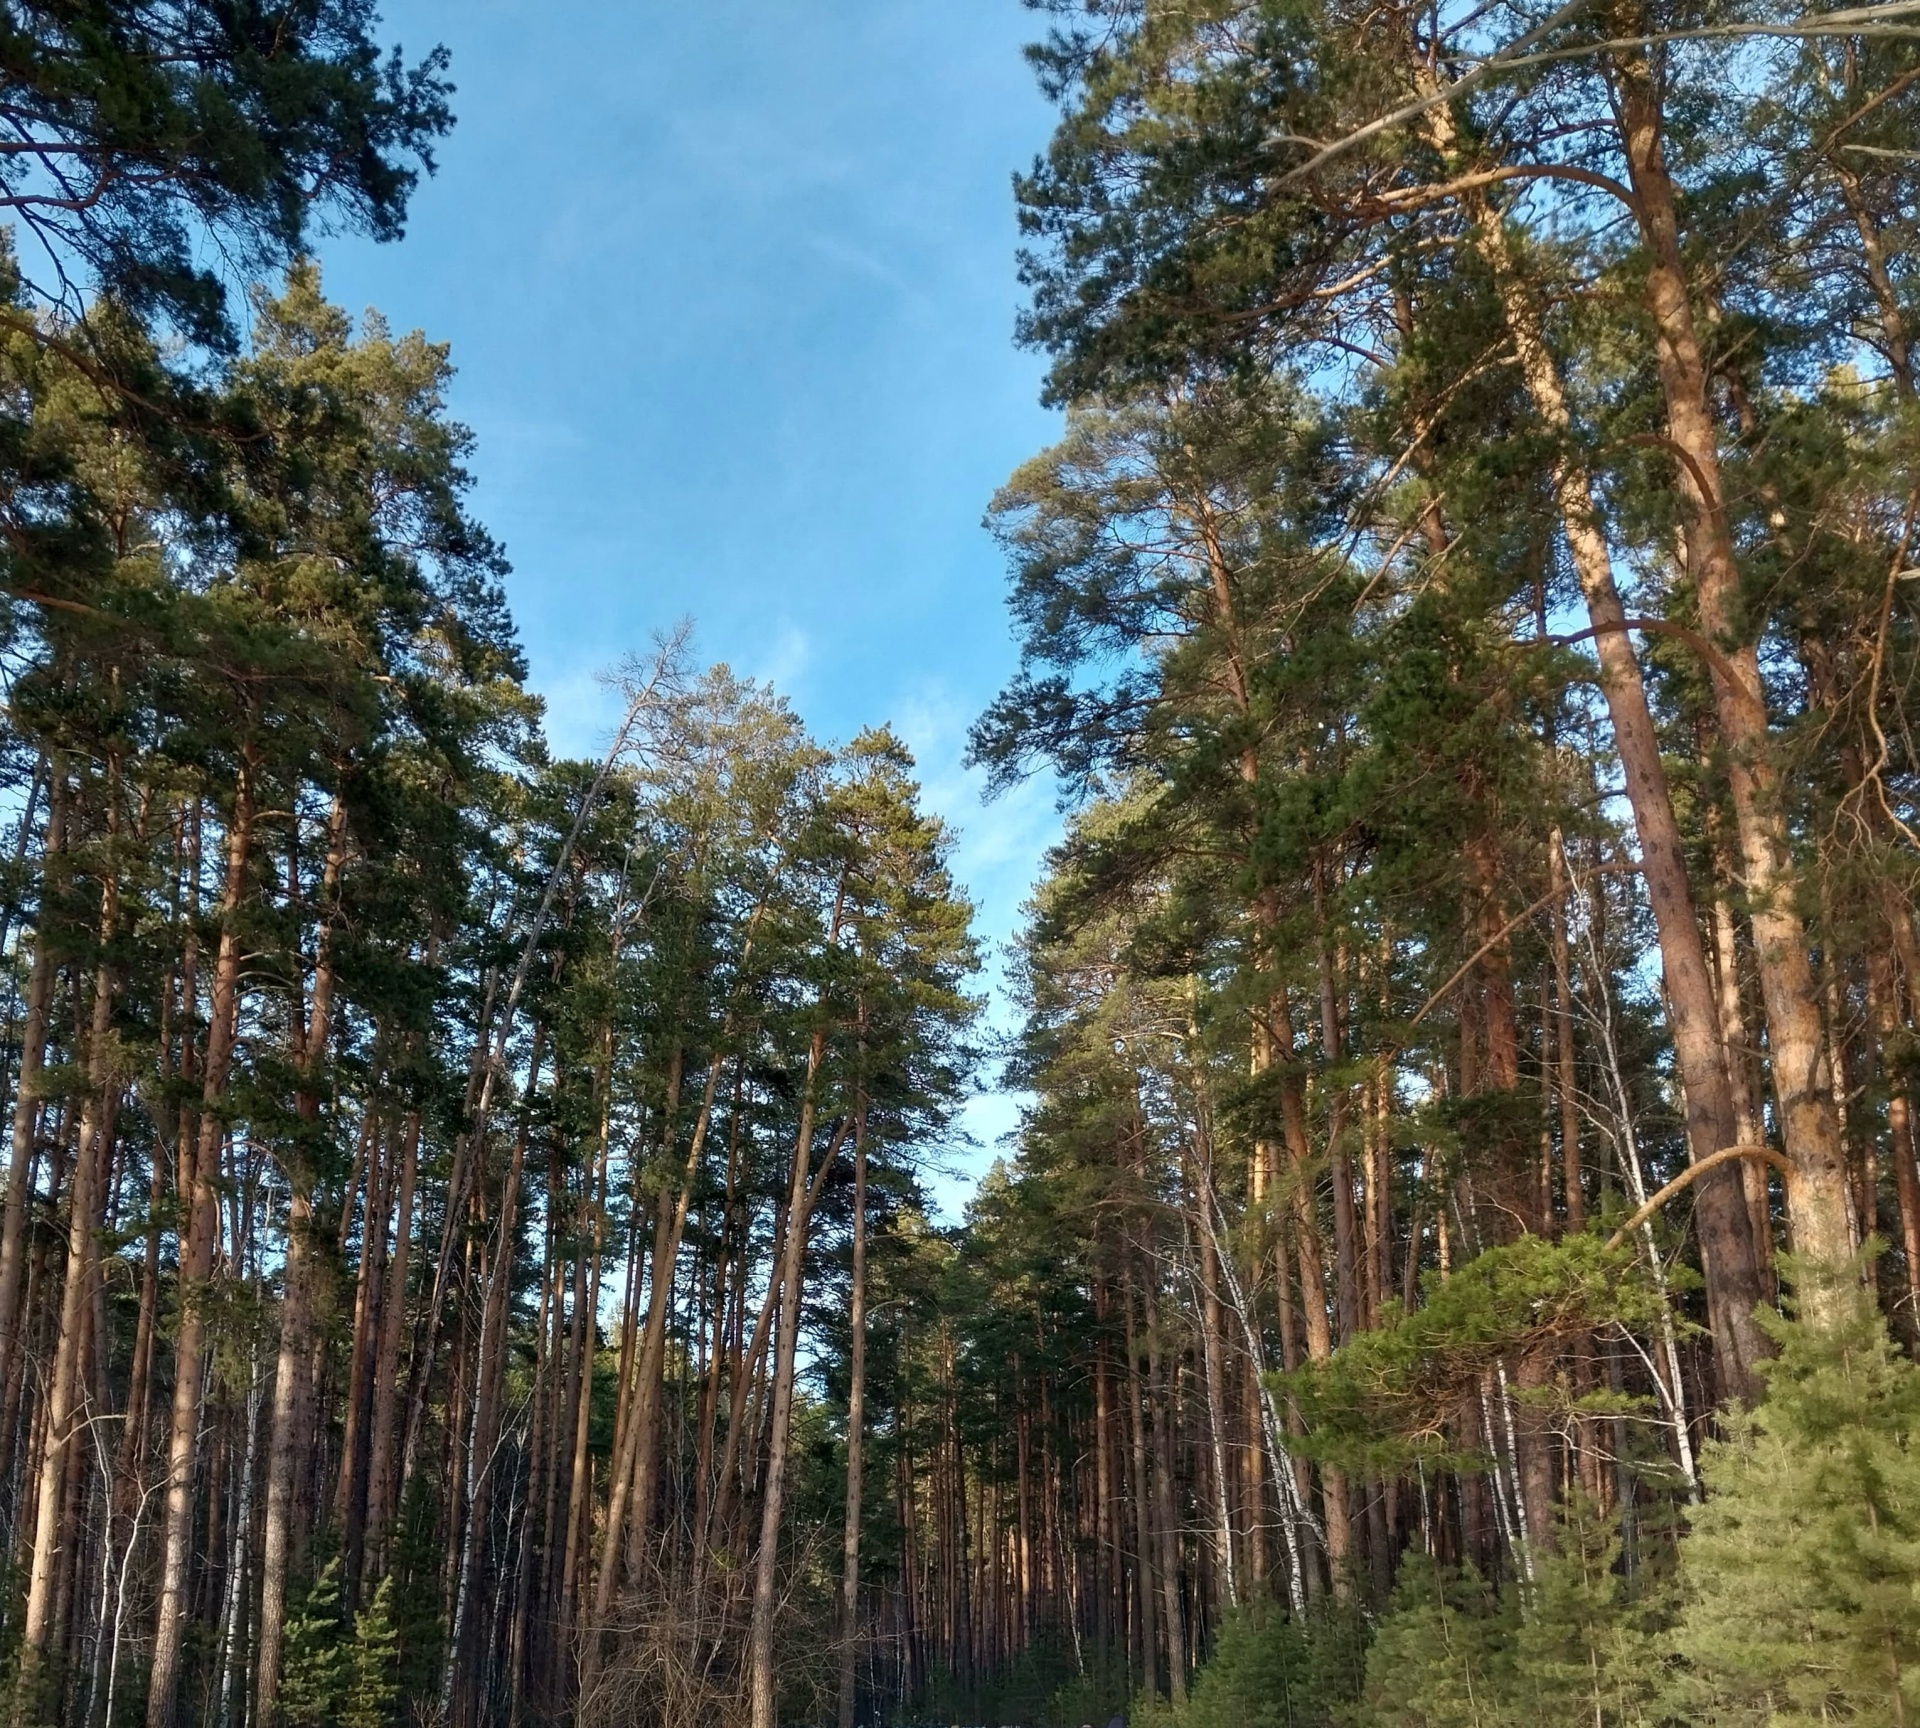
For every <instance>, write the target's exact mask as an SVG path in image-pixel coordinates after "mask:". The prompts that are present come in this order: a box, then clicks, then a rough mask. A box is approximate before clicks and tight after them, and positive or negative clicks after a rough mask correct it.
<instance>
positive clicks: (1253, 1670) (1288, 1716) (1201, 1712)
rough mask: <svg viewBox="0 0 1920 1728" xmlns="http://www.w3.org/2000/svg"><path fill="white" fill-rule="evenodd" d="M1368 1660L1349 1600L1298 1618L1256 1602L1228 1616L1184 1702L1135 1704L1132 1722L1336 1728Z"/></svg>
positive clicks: (1177, 1727)
mask: <svg viewBox="0 0 1920 1728" xmlns="http://www.w3.org/2000/svg"><path fill="white" fill-rule="evenodd" d="M1365 1661H1366V1626H1365V1623H1364V1621H1362V1619H1361V1618H1360V1616H1359V1614H1358V1613H1356V1612H1354V1611H1352V1610H1351V1609H1349V1608H1347V1607H1346V1606H1344V1605H1341V1604H1333V1605H1331V1606H1328V1607H1326V1608H1324V1609H1321V1610H1318V1611H1316V1612H1315V1613H1313V1614H1311V1615H1309V1616H1308V1617H1307V1618H1306V1619H1305V1620H1295V1619H1292V1618H1290V1617H1289V1616H1287V1615H1286V1614H1284V1613H1282V1612H1281V1610H1280V1608H1279V1606H1278V1605H1277V1604H1275V1603H1264V1602H1263V1603H1252V1604H1249V1605H1248V1606H1246V1607H1244V1608H1242V1609H1240V1610H1238V1611H1237V1612H1236V1613H1233V1614H1230V1615H1229V1616H1228V1617H1227V1619H1226V1621H1225V1622H1224V1624H1223V1625H1222V1626H1221V1628H1220V1640H1219V1643H1218V1644H1217V1645H1215V1647H1214V1653H1213V1659H1212V1660H1211V1661H1210V1662H1209V1663H1208V1664H1207V1665H1206V1666H1205V1667H1204V1668H1202V1669H1201V1670H1200V1672H1199V1673H1198V1674H1197V1675H1196V1676H1195V1677H1194V1682H1193V1686H1192V1688H1191V1689H1190V1691H1189V1692H1188V1694H1187V1697H1186V1699H1185V1701H1184V1702H1182V1703H1178V1704H1173V1705H1166V1704H1158V1703H1140V1704H1136V1705H1135V1707H1134V1710H1133V1715H1132V1722H1133V1728H1336V1725H1337V1724H1339V1723H1340V1722H1342V1721H1343V1720H1344V1718H1345V1714H1346V1711H1347V1708H1348V1707H1349V1705H1350V1704H1351V1703H1352V1701H1353V1700H1354V1699H1355V1698H1356V1697H1357V1696H1358V1694H1359V1691H1360V1684H1361V1680H1362V1677H1363V1675H1364V1673H1365Z"/></svg>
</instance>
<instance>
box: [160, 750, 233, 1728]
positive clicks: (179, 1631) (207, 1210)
mask: <svg viewBox="0 0 1920 1728" xmlns="http://www.w3.org/2000/svg"><path fill="white" fill-rule="evenodd" d="M253 774H254V764H253V762H252V760H251V759H250V758H249V759H247V760H245V761H243V764H242V767H241V773H240V779H239V784H238V786H237V787H236V789H235V793H234V808H233V815H232V818H231V819H230V821H229V823H228V827H227V863H226V883H225V887H224V889H223V890H222V894H221V905H220V944H219V948H218V950H217V951H216V954H215V958H214V966H213V979H212V990H211V999H210V1005H209V1011H208V1016H207V1042H206V1059H205V1062H204V1064H203V1066H202V1082H201V1103H200V1121H199V1129H198V1133H197V1135H196V1137H195V1139H194V1141H193V1142H192V1143H191V1145H189V1143H188V1142H187V1141H185V1140H184V1139H183V1140H182V1142H181V1148H180V1150H181V1160H180V1162H181V1170H180V1194H181V1198H182V1200H183V1202H184V1204H185V1210H186V1222H185V1227H184V1229H183V1232H182V1240H181V1244H180V1293H181V1312H180V1324H179V1331H178V1333H177V1335H176V1337H175V1341H174V1353H173V1362H174V1369H173V1415H172V1422H171V1426H170V1428H169V1431H168V1436H167V1503H166V1511H165V1520H166V1522H165V1535H164V1537H163V1553H162V1560H161V1572H160V1602H159V1607H158V1610H157V1612H156V1614H155V1618H154V1633H153V1653H152V1658H151V1663H150V1668H149V1678H148V1689H147V1728H173V1722H174V1712H175V1706H176V1702H177V1694H178V1691H179V1680H180V1656H181V1652H182V1650H183V1649H184V1647H185V1643H186V1633H187V1621H188V1618H189V1616H190V1614H191V1612H192V1601H191V1596H190V1590H191V1586H192V1577H191V1570H190V1568H191V1561H192V1554H191V1546H192V1540H193V1511H194V1492H193V1490H194V1464H195V1460H196V1458H197V1456H198V1450H199V1434H200V1403H201V1378H202V1374H203V1371H204V1367H205V1348H206V1312H205V1304H206V1287H207V1281H208V1278H209V1276H210V1275H211V1273H212V1270H213V1252H214V1242H215V1237H216V1234H217V1232H218V1230H219V1224H220V1212H219V1195H218V1191H217V1188H216V1186H215V1185H216V1183H217V1182H218V1180H219V1176H220V1162H221V1160H220V1147H221V1143H222V1141H223V1139H224V1138H225V1133H226V1129H225V1124H224V1122H223V1121H222V1119H221V1106H222V1104H223V1103H224V1101H225V1098H226V1090H227V1077H228V1074H229V1072H230V1070H231V1068H232V1063H233V1049H234V1039H235V1034H236V1032H237V1030H238V1023H239V1022H238V1012H239V994H240V965H241V932H240V928H239V911H240V907H241V904H242V902H243V901H244V899H245V897H246V888H247V881H246V879H247V872H248V869H249V867H250V865H251V863H252V858H253V832H254V830H253V818H254V804H253V797H254V788H253Z"/></svg>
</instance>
